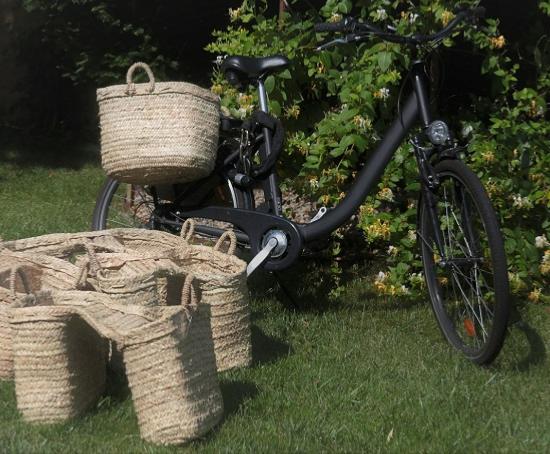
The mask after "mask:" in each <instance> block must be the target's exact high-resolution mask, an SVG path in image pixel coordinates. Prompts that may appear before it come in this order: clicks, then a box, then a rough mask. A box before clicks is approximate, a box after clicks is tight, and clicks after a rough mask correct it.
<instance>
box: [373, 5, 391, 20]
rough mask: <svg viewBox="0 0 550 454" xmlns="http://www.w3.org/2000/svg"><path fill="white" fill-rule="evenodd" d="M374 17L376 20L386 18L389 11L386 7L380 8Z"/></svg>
mask: <svg viewBox="0 0 550 454" xmlns="http://www.w3.org/2000/svg"><path fill="white" fill-rule="evenodd" d="M374 18H375V19H376V20H386V19H387V18H388V13H387V12H386V10H385V9H384V8H378V9H377V10H376V12H375V13H374Z"/></svg>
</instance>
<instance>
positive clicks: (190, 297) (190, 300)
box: [181, 273, 199, 309]
mask: <svg viewBox="0 0 550 454" xmlns="http://www.w3.org/2000/svg"><path fill="white" fill-rule="evenodd" d="M198 304H199V301H198V297H197V291H196V289H195V276H194V275H193V274H191V273H189V274H188V275H187V276H186V277H185V281H184V282H183V287H182V289H181V305H182V306H183V307H184V308H191V309H196V307H197V306H198Z"/></svg>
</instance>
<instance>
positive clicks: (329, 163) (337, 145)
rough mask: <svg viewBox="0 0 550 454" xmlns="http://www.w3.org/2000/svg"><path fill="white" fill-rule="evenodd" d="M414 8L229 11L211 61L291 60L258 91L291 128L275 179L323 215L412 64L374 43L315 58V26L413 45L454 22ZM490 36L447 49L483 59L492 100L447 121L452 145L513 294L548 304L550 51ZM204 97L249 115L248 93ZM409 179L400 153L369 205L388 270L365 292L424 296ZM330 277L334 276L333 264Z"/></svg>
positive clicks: (338, 5) (331, 0)
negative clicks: (356, 19) (373, 31)
mask: <svg viewBox="0 0 550 454" xmlns="http://www.w3.org/2000/svg"><path fill="white" fill-rule="evenodd" d="M297 3H300V2H299V1H295V2H291V6H292V5H293V4H297ZM415 3H416V6H415V5H413V3H412V2H404V1H399V0H396V1H391V2H390V1H388V0H372V1H366V0H362V1H355V2H353V4H352V2H351V1H350V0H327V2H326V4H325V5H324V6H323V7H322V8H321V9H320V11H319V12H318V13H317V12H315V11H310V12H307V13H300V14H298V13H293V12H287V13H283V14H282V16H281V17H279V18H276V17H270V18H268V17H265V16H264V11H265V3H264V2H260V1H259V2H257V3H255V2H254V1H253V0H245V1H244V2H243V4H242V5H241V6H240V8H238V9H235V10H231V11H230V16H231V19H232V24H231V25H230V26H229V27H228V28H227V30H224V31H219V32H216V33H215V35H214V37H215V40H214V42H213V43H211V44H210V45H209V46H208V50H209V51H211V52H213V53H214V54H218V55H226V54H229V55H231V54H241V55H255V56H261V55H270V54H275V53H281V54H284V55H286V56H288V57H289V58H290V59H291V60H292V67H291V69H290V70H287V71H284V72H282V73H281V74H279V75H277V76H275V77H269V78H268V79H267V80H266V87H267V90H268V92H269V95H270V107H271V109H272V111H273V112H274V113H275V114H276V115H279V116H280V117H281V118H282V119H283V120H284V121H285V124H286V127H287V149H286V150H287V151H286V156H285V160H286V162H285V164H284V165H282V166H281V167H280V168H281V169H286V170H285V173H284V174H283V177H287V182H288V184H291V185H292V186H293V187H294V188H295V189H297V190H299V191H300V192H301V193H302V194H304V195H306V196H313V197H315V198H317V199H318V201H319V202H320V203H322V204H324V205H329V206H330V205H334V204H336V203H337V202H338V201H339V200H340V199H341V198H342V197H343V195H344V193H345V190H346V187H347V186H348V185H349V184H350V182H351V181H352V180H353V177H354V175H355V173H356V172H357V170H358V168H359V166H360V164H361V163H363V162H365V160H366V158H367V157H368V154H369V150H372V149H373V148H374V147H375V145H376V142H377V141H378V140H379V139H380V137H381V136H382V135H383V132H384V130H385V128H386V127H387V126H388V122H389V120H390V119H391V118H393V117H394V115H395V106H396V104H397V99H398V96H399V94H400V87H401V85H402V83H403V79H404V77H405V76H406V72H405V71H406V69H407V68H408V66H409V63H410V59H411V53H410V50H409V49H407V48H406V47H405V46H400V45H396V44H390V43H385V42H381V41H379V40H375V39H374V40H372V41H371V42H368V43H364V44H360V45H347V46H342V47H338V48H334V49H331V50H328V51H324V52H321V53H317V52H315V51H314V49H315V46H316V45H317V44H318V40H319V38H320V37H319V36H316V34H315V33H314V31H313V24H314V23H315V22H320V21H337V20H339V19H340V18H341V17H342V16H343V15H346V14H350V13H352V12H353V14H354V15H357V16H360V17H362V18H365V19H368V20H370V21H373V22H375V23H378V24H380V25H384V24H391V25H393V26H394V27H395V28H396V29H397V31H398V33H404V34H408V33H414V32H420V33H428V32H433V31H435V30H438V29H440V28H441V27H442V26H444V25H445V24H447V23H448V22H449V20H451V19H452V18H453V13H452V9H453V6H454V4H455V2H451V1H449V0H436V1H435V0H434V1H427V0H421V1H419V2H415ZM464 3H469V4H475V3H477V2H475V1H468V2H464ZM549 5H550V2H540V3H539V6H540V10H537V11H529V12H528V13H529V14H530V15H531V16H532V18H533V23H534V24H535V25H534V26H533V30H536V29H537V27H539V29H540V28H541V24H545V23H546V24H547V23H548V22H547V17H546V16H545V14H546V15H548V14H550V6H549ZM545 21H546V22H545ZM498 25H499V22H498V20H496V19H490V18H489V19H487V20H486V21H484V24H483V26H482V27H478V28H477V29H468V30H465V31H464V32H457V33H455V35H454V36H453V37H452V39H448V40H446V41H445V42H444V43H443V45H444V47H451V46H453V45H454V44H455V43H456V42H459V43H461V45H462V46H463V47H464V46H466V48H469V49H470V51H471V52H472V53H475V54H477V55H480V56H481V61H482V63H481V67H480V80H485V81H489V82H490V90H489V91H487V93H486V94H485V95H484V96H472V97H471V100H470V101H469V103H468V105H467V106H465V107H467V108H465V109H461V110H459V111H454V112H453V111H445V109H441V110H442V113H443V114H444V116H445V117H446V118H449V119H450V121H451V123H452V124H454V125H455V127H456V128H458V135H459V136H462V139H464V140H469V141H470V144H471V145H470V151H471V153H469V154H468V156H467V161H468V162H469V164H470V165H471V166H472V167H473V168H474V170H475V171H476V172H477V173H478V175H479V176H480V177H481V178H482V180H483V181H484V183H485V185H486V187H487V190H488V192H489V194H490V197H491V199H492V200H493V203H494V204H495V206H496V208H497V209H498V211H499V214H500V216H501V220H502V224H503V228H504V233H505V237H506V250H507V253H508V259H509V267H510V277H511V284H512V291H513V293H515V294H519V295H524V296H525V295H527V296H528V297H529V299H530V300H532V301H541V300H542V301H545V300H546V301H548V299H549V296H548V295H545V294H544V292H545V290H546V291H547V285H548V277H549V276H550V249H549V243H548V238H550V221H549V220H548V219H547V210H548V208H549V207H550V187H549V183H550V177H549V175H548V172H547V171H545V169H548V168H550V154H549V153H548V149H549V146H550V126H549V124H548V121H547V119H548V112H547V109H546V105H547V102H548V91H549V88H550V71H549V67H550V65H549V63H550V62H549V55H548V54H549V53H548V50H549V46H550V43H549V42H548V40H547V39H546V38H544V37H543V38H539V37H538V36H536V33H526V36H525V39H524V41H523V42H522V43H513V45H510V44H509V43H507V41H506V37H504V36H502V35H501V34H500V32H499V29H498ZM512 50H514V52H512ZM516 51H517V52H516ZM526 55H529V58H527V57H525V56H526ZM517 56H520V57H521V58H519V57H517ZM212 90H213V91H214V92H216V93H218V94H220V95H221V98H222V104H223V106H224V107H225V108H226V109H227V110H228V111H229V112H230V113H231V114H233V115H236V116H240V117H243V116H245V115H247V114H248V113H250V112H251V111H252V110H253V109H254V105H255V104H256V103H257V100H256V95H255V93H254V92H253V91H250V92H249V93H238V92H237V91H236V90H235V89H234V88H232V87H230V86H229V85H228V84H227V82H226V81H224V80H223V77H222V75H221V74H219V73H218V74H215V75H214V80H213V85H212ZM440 107H441V106H440ZM443 107H444V106H443ZM456 128H455V129H456ZM292 173H294V174H292ZM296 174H297V175H298V178H296ZM416 175H417V170H416V163H415V161H414V159H411V153H410V146H409V145H407V144H405V145H403V146H402V147H401V148H400V149H399V150H398V151H397V154H396V156H395V159H394V160H393V161H392V162H391V164H390V165H389V166H388V168H387V170H386V172H385V174H384V176H383V178H382V180H381V182H380V184H379V185H378V191H377V193H375V194H373V195H371V196H369V197H368V198H367V200H366V201H365V203H364V204H363V206H362V207H361V209H360V211H359V213H358V226H359V228H360V229H362V231H363V233H364V235H363V237H364V243H365V244H364V247H368V248H370V249H372V250H378V251H380V255H381V257H385V259H384V260H385V269H383V270H380V273H379V274H378V277H377V278H376V281H375V282H374V285H373V288H374V289H376V290H377V291H378V292H379V293H382V294H391V295H402V294H409V295H414V294H416V293H417V291H418V290H420V289H421V287H422V285H423V280H422V276H421V274H420V273H421V268H420V263H419V260H418V257H417V252H416V244H415V228H416V197H417V191H418V188H419V185H418V182H417V178H416ZM291 177H292V178H291ZM335 241H336V245H335V247H334V248H333V250H334V253H335V254H339V253H341V248H340V247H339V245H338V235H336V238H335ZM334 270H335V272H336V273H338V262H337V261H335V266H334Z"/></svg>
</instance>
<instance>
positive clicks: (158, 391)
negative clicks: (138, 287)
mask: <svg viewBox="0 0 550 454" xmlns="http://www.w3.org/2000/svg"><path fill="white" fill-rule="evenodd" d="M52 297H53V299H54V302H55V304H57V305H64V304H67V305H69V307H71V308H72V309H73V310H77V311H78V313H79V314H80V315H81V316H82V317H83V319H85V320H86V321H87V322H88V323H89V324H90V326H94V327H95V329H96V330H97V331H98V332H100V333H102V334H103V335H104V336H107V337H109V338H111V339H114V340H115V341H116V343H117V346H118V348H120V349H121V350H122V354H123V358H124V363H125V366H126V374H127V377H128V383H129V385H130V389H131V392H132V399H133V402H134V407H135V411H136V415H137V418H138V423H139V427H140V432H141V436H142V437H143V438H144V439H145V440H147V441H150V442H153V443H159V444H165V445H168V444H182V443H185V442H187V441H189V440H192V439H194V438H197V437H200V436H202V435H204V434H205V433H206V432H208V431H209V430H210V429H212V428H213V427H214V426H215V425H216V424H217V423H218V422H219V421H220V419H221V417H222V414H223V400H222V396H221V392H220V388H219V384H218V380H217V374H216V360H215V356H214V347H213V342H212V335H211V331H210V318H209V311H210V308H209V306H207V305H204V304H198V298H197V297H196V293H195V292H194V291H193V287H192V277H191V278H190V276H188V277H187V278H186V281H185V284H184V286H183V288H182V297H181V300H182V305H181V306H165V307H158V306H157V307H143V306H121V305H119V304H115V303H113V302H112V300H111V299H110V298H109V297H107V296H106V295H103V294H99V293H93V292H74V291H73V292H56V293H52ZM16 379H17V376H16Z"/></svg>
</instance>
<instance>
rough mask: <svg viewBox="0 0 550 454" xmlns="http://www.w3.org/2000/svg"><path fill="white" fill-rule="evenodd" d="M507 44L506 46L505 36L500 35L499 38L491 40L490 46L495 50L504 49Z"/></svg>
mask: <svg viewBox="0 0 550 454" xmlns="http://www.w3.org/2000/svg"><path fill="white" fill-rule="evenodd" d="M505 44H506V39H504V36H502V35H500V36H498V37H491V38H489V45H490V46H491V47H492V48H493V49H502V48H503V47H504V45H505Z"/></svg>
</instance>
